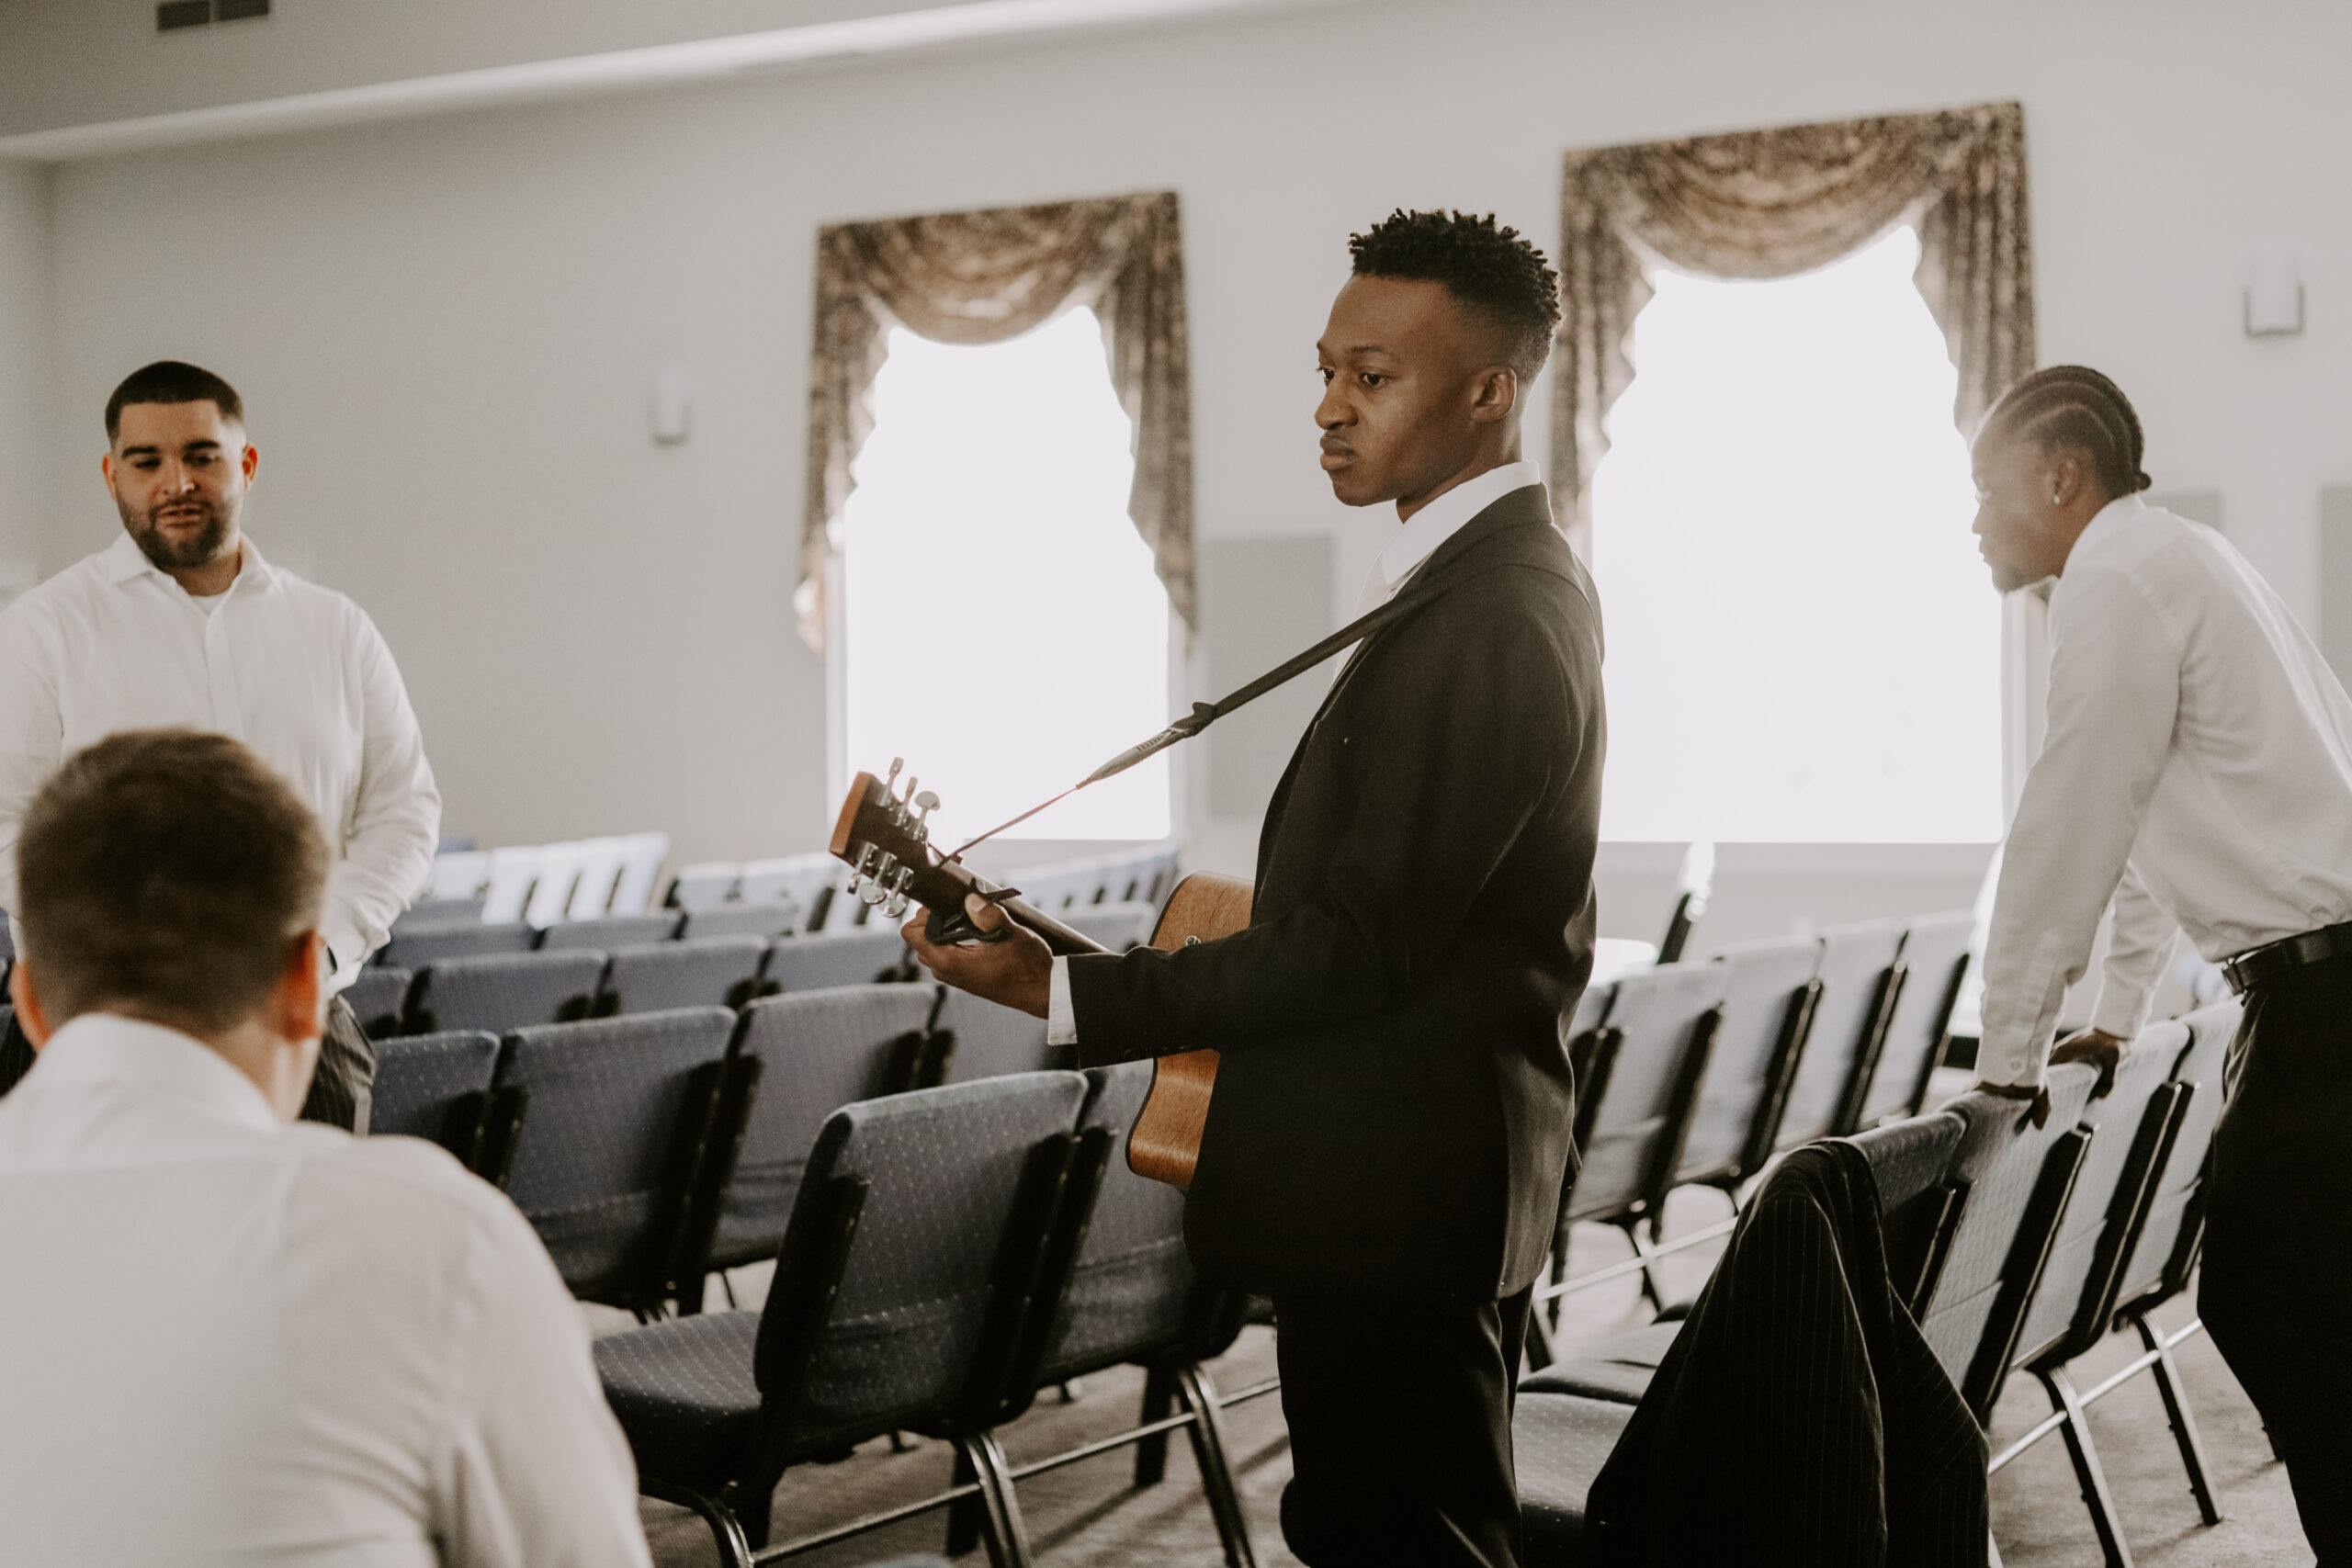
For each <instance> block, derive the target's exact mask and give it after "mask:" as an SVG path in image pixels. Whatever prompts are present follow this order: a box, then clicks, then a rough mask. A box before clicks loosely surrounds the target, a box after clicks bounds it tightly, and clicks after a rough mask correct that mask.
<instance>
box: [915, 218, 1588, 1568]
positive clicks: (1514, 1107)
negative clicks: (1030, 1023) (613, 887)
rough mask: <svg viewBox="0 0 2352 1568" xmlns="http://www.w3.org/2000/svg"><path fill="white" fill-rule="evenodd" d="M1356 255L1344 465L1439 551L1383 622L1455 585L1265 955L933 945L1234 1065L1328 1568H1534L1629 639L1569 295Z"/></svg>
mask: <svg viewBox="0 0 2352 1568" xmlns="http://www.w3.org/2000/svg"><path fill="white" fill-rule="evenodd" d="M1350 249H1351V252H1352V253H1353V255H1354V263H1355V265H1354V270H1353V276H1351V277H1350V278H1349V279H1348V280H1347V283H1346V284H1345V286H1344V287H1342V288H1340V294H1339V299H1338V300H1337V301H1336V302H1335V303H1334V304H1333V305H1332V307H1331V315H1330V320H1329V323H1328V324H1327V326H1326V327H1325V329H1324V333H1323V336H1322V339H1321V341H1320V342H1319V343H1318V344H1317V345H1316V349H1317V374H1318V376H1319V378H1320V379H1321V382H1322V395H1321V400H1320V401H1319V402H1318V403H1317V405H1316V407H1315V422H1316V423H1317V425H1318V426H1319V427H1320V429H1321V432H1322V442H1321V446H1322V458H1321V461H1322V467H1323V471H1324V473H1325V474H1326V475H1327V476H1328V477H1329V479H1330V482H1331V490H1332V492H1333V494H1335V495H1336V496H1337V497H1338V498H1339V499H1340V501H1341V502H1344V503H1346V504H1347V505H1350V506H1375V505H1385V504H1388V503H1392V502H1393V503H1394V504H1395V506H1396V516H1397V522H1398V523H1399V524H1400V525H1401V526H1400V527H1399V528H1398V529H1397V532H1396V534H1395V535H1394V536H1391V538H1390V540H1389V543H1388V545H1387V547H1385V549H1383V550H1382V551H1381V553H1380V558H1379V559H1378V560H1377V561H1376V562H1375V563H1374V567H1373V570H1372V573H1371V576H1370V578H1369V579H1368V580H1367V581H1365V583H1364V588H1363V598H1362V599H1361V600H1360V601H1359V607H1360V610H1362V611H1369V610H1372V609H1374V608H1375V607H1377V606H1378V605H1380V604H1385V603H1387V602H1388V601H1389V600H1390V599H1392V598H1393V597H1395V596H1396V594H1397V592H1399V591H1400V590H1401V589H1403V588H1404V587H1405V585H1406V584H1407V583H1408V582H1414V583H1417V584H1421V585H1427V586H1428V587H1429V588H1430V589H1431V590H1432V591H1434V590H1435V588H1436V585H1437V584H1438V582H1439V581H1441V580H1442V581H1446V582H1448V583H1449V584H1450V586H1447V587H1446V588H1445V589H1444V591H1443V592H1442V594H1440V596H1438V597H1437V598H1435V599H1433V600H1431V601H1430V602H1429V603H1427V604H1424V605H1423V606H1421V607H1420V608H1419V609H1416V610H1413V611H1412V612H1410V613H1408V614H1407V615H1403V616H1402V617H1400V618H1399V619H1397V620H1396V621H1394V622H1392V623H1390V624H1389V625H1388V626H1385V627H1383V628H1381V629H1380V630H1378V631H1377V632H1375V633H1374V635H1373V636H1372V637H1369V638H1367V639H1366V640H1365V641H1364V642H1363V644H1362V645H1361V646H1360V647H1359V648H1358V649H1357V651H1356V653H1355V655H1354V656H1353V658H1351V660H1349V661H1348V663H1347V665H1346V666H1345V667H1344V668H1343V669H1342V670H1341V671H1340V675H1339V678H1338V679H1337V680H1336V681H1335V682H1332V685H1331V690H1330V694H1329V696H1328V697H1326V698H1325V699H1324V703H1323V706H1322V710H1321V711H1320V712H1319V713H1317V715H1316V717H1315V722H1314V723H1313V724H1312V725H1311V726H1309V727H1308V728H1307V731H1306V738H1305V739H1303V740H1302V741H1301V742H1300V743H1299V748H1298V750H1297V753H1296V754H1295V756H1294V757H1293V758H1292V760H1291V764H1290V769H1289V771H1288V772H1287V773H1284V774H1283V781H1282V784H1281V785H1280V786H1279V787H1278V788H1277V789H1276V790H1275V793H1274V798H1273V802H1272V805H1271V806H1270V807H1268V808H1267V813H1266V823H1265V828H1264V829H1263V831H1262V833H1261V836H1260V839H1259V844H1258V875H1257V897H1256V900H1255V903H1254V905H1253V907H1252V908H1251V911H1250V926H1249V929H1247V930H1246V931H1239V932H1237V933H1235V934H1234V935H1232V936H1229V937H1227V938H1224V939H1223V940H1221V941H1217V942H1203V943H1201V944H1199V945H1198V946H1193V947H1187V948H1182V949H1180V950H1178V951H1175V952H1172V953H1161V952H1158V951H1156V950H1153V949H1149V948H1139V949H1137V950H1136V951H1135V952H1133V953H1124V954H1115V955H1114V954H1108V953H1105V954H1101V955H1095V956H1080V957H1075V958H1067V959H1056V958H1054V957H1053V956H1052V955H1051V953H1049V952H1048V951H1047V949H1046V945H1045V943H1044V942H1041V941H1039V940H1038V939H1037V938H1036V937H1035V936H1032V935H1030V934H1029V933H1028V932H1026V931H1021V930H1019V929H1018V928H1015V929H1014V931H1013V933H1012V936H1011V938H1010V940H1006V941H1001V942H992V943H975V944H971V945H967V946H954V945H951V946H944V947H942V946H937V945H934V944H933V943H932V942H929V941H928V940H927V939H926V937H925V935H924V931H923V923H922V921H921V920H917V921H915V922H913V923H911V924H910V925H909V926H908V927H907V935H908V940H909V941H910V942H913V943H914V944H915V948H916V951H917V952H918V953H920V954H921V956H922V960H923V962H924V963H925V964H928V965H929V966H930V967H931V968H932V970H933V972H934V973H936V974H937V975H938V976H940V978H942V979H944V980H946V981H947V982H949V983H950V984H952V985H956V986H960V987H964V988H965V989H967V990H970V991H974V992H976V993H978V994H979V995H982V996H986V997H989V998H991V999H993V1000H996V1001H1000V1002H1003V1003H1006V1004H1008V1005H1010V1006H1013V1007H1018V1008H1023V1009H1025V1010H1028V1011H1030V1012H1033V1013H1035V1014H1036V1015H1037V1016H1039V1017H1041V1018H1045V1019H1046V1020H1048V1027H1047V1034H1048V1038H1050V1039H1053V1040H1055V1041H1057V1042H1058V1043H1068V1044H1070V1045H1072V1046H1074V1047H1075V1049H1076V1051H1077V1053H1078V1058H1079V1060H1080V1063H1081V1064H1083V1065H1085V1066H1096V1065H1103V1064H1109V1063H1113V1062H1119V1061H1127V1060H1135V1059H1138V1058H1142V1057H1147V1056H1159V1055H1170V1054H1172V1053H1175V1052H1180V1051H1190V1050H1194V1049H1198V1048H1201V1047H1204V1046H1214V1047H1216V1048H1217V1049H1218V1050H1220V1051H1221V1052H1222V1053H1223V1056H1222V1059H1221V1061H1220V1063H1219V1065H1218V1069H1217V1080H1216V1098H1215V1099H1214V1100H1212V1101H1211V1102H1210V1106H1209V1112H1208V1124H1207V1128H1206V1131H1205V1132H1204V1134H1203V1136H1202V1139H1201V1151H1200V1165H1199V1168H1198V1171H1197V1172H1196V1174H1195V1175H1194V1177H1193V1184H1192V1186H1191V1188H1190V1189H1189V1190H1187V1192H1186V1194H1185V1215H1184V1235H1185V1241H1186V1243H1187V1246H1188V1247H1189V1249H1190V1251H1191V1253H1192V1257H1193V1263H1194V1266H1195V1267H1196V1268H1197V1269H1198V1270H1199V1271H1200V1273H1201V1274H1202V1275H1203V1276H1204V1277H1205V1278H1207V1279H1209V1280H1213V1281H1215V1282H1216V1283H1217V1284H1219V1285H1222V1286H1226V1287H1228V1288H1233V1289H1239V1290H1245V1291H1250V1292H1257V1293H1260V1294H1262V1295H1269V1296H1272V1298H1273V1300H1274V1319H1275V1322H1274V1332H1275V1337H1276V1353H1277V1356H1278V1358H1279V1359H1280V1362H1281V1367H1282V1376H1283V1415H1284V1416H1285V1417H1286V1419H1287V1420H1288V1422H1289V1424H1290V1436H1291V1483H1290V1486H1289V1487H1288V1489H1287V1490H1286V1491H1285V1492H1284V1493H1283V1535H1284V1537H1285V1538H1286V1539H1287V1540H1289V1542H1290V1545H1291V1550H1292V1551H1295V1553H1296V1554H1297V1555H1298V1557H1299V1559H1300V1560H1301V1561H1302V1562H1306V1563H1307V1564H1308V1565H1309V1568H1385V1565H1387V1564H1396V1565H1397V1568H1449V1565H1453V1568H1512V1565H1515V1564H1516V1563H1517V1562H1519V1561H1520V1558H1521V1542H1520V1533H1521V1532H1520V1518H1519V1500H1518V1496H1517V1492H1516V1488H1515V1486H1514V1482H1513V1473H1512V1464H1511V1446H1510V1416H1511V1401H1512V1393H1513V1389H1514V1386H1515V1382H1516V1374H1517V1371H1518V1368H1519V1359H1520V1348H1521V1340H1522V1337H1523V1336H1524V1335H1525V1333H1526V1328H1527V1314H1528V1306H1529V1301H1530V1287H1532V1284H1533V1283H1534V1280H1535V1277H1536V1273H1537V1271H1538V1269H1540V1268H1541V1267H1542V1264H1543V1261H1544V1255H1545V1253H1546V1251H1547V1250H1548V1248H1549V1247H1550V1245H1551V1240H1552V1232H1553V1226H1554V1223H1555V1220H1556V1218H1557V1216H1558V1212H1559V1199H1560V1187H1561V1180H1562V1178H1563V1175H1564V1174H1565V1171H1566V1166H1567V1162H1568V1159H1569V1157H1570V1154H1569V1144H1570V1139H1571V1130H1572V1125H1573V1122H1574V1106H1575V1094H1574V1089H1573V1087H1572V1078H1571V1075H1570V1073H1569V1071H1568V1059H1567V1054H1566V1051H1565V1050H1564V1049H1563V1045H1562V1041H1561V1033H1562V1024H1563V1021H1565V1020H1566V1018H1567V1017H1569V1016H1570V1015H1571V1014H1572V1012H1573V1010H1574V1009H1575V1007H1576V1003H1577V998H1578V997H1579V996H1580V995H1581V994H1582V993H1583V990H1584V985H1585V979H1586V977H1587V976H1589V974H1590V973H1591V968H1592V945H1593V930H1594V904H1593V896H1592V861H1593V852H1594V845H1595V841H1596V840H1597V838H1598V836H1599V828H1600V769H1601V752H1602V750H1603V724H1602V715H1601V686H1600V612H1599V609H1598V607H1597V604H1596V602H1595V599H1594V596H1593V592H1592V583H1591V580H1590V579H1589V578H1588V577H1587V576H1586V575H1585V571H1584V568H1583V567H1582V566H1581V565H1579V564H1578V563H1577V558H1576V557H1575V556H1574V555H1573V554H1572V553H1570V551H1569V549H1568V545H1567V541H1566V539H1565V538H1563V537H1562V536H1561V535H1560V532H1559V530H1558V529H1557V528H1555V526H1553V524H1552V513H1551V507H1550V504H1549V502H1548V500H1547V499H1546V497H1545V494H1544V485H1543V481H1542V478H1541V476H1540V475H1539V473H1538V472H1537V470H1536V468H1535V466H1534V465H1533V464H1532V463H1528V462H1524V461H1522V460H1521V454H1520V435H1519V432H1520V412H1521V406H1522V404H1521V393H1522V392H1524V391H1525V390H1526V389H1527V385H1528V383H1529V382H1530V381H1532V379H1533V378H1534V377H1535V374H1536V372H1537V371H1538V370H1540V369H1541V368H1542V367H1543V365H1544V353H1545V351H1546V349H1548V348H1549V346H1550V343H1551V335H1552V331H1553V329H1554V327H1555V326H1556V325H1557V324H1558V322H1559V319H1560V312H1559V303H1558V293H1557V280H1556V279H1555V276H1554V274H1553V272H1552V269H1551V267H1550V266H1548V265H1546V264H1545V262H1544V257H1543V256H1542V254H1539V253H1538V252H1537V251H1536V250H1535V248H1534V247H1533V246H1532V245H1530V244H1529V243H1527V242H1526V241H1524V240H1522V239H1521V238H1520V237H1519V236H1518V235H1517V234H1516V233H1514V232H1513V231H1510V230H1509V229H1506V228H1502V227H1500V226H1499V225H1498V224H1497V223H1496V222H1495V220H1493V219H1492V218H1490V217H1472V216H1469V215H1467V214H1464V213H1446V212H1411V213H1408V212H1399V213H1397V214H1395V215H1394V216H1392V217H1390V218H1389V219H1387V220H1385V221H1384V222H1382V223H1379V224H1377V225H1375V226H1374V228H1373V229H1372V230H1371V231H1369V232H1367V233H1363V234H1359V235H1357V236H1355V238H1354V240H1353V241H1352V242H1351V245H1350ZM971 914H972V918H973V919H974V920H975V921H976V922H978V923H979V924H980V925H982V926H983V928H984V929H989V930H994V929H996V927H997V926H998V924H999V923H1001V920H1002V917H1001V915H1000V914H999V913H998V912H997V911H996V910H994V909H993V908H991V907H989V906H987V905H985V904H984V905H982V906H981V907H980V908H979V909H978V910H975V911H971Z"/></svg>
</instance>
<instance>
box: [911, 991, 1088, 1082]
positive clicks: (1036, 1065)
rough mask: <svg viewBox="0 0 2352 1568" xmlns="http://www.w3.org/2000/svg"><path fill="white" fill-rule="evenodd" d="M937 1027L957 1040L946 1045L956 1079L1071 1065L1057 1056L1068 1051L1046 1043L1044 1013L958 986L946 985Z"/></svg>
mask: <svg viewBox="0 0 2352 1568" xmlns="http://www.w3.org/2000/svg"><path fill="white" fill-rule="evenodd" d="M933 1028H934V1029H937V1030H939V1031H940V1032H944V1033H945V1034H947V1035H948V1036H950V1037H952V1039H953V1041H954V1043H953V1044H951V1045H949V1046H947V1047H946V1049H945V1058H944V1065H945V1068H946V1076H947V1077H948V1078H949V1079H950V1080H952V1081H954V1082H956V1083H963V1082H966V1081H967V1080H969V1079H972V1078H989V1077H1000V1076H1001V1075H1003V1074H1005V1073H1034V1072H1037V1071H1039V1070H1040V1069H1042V1068H1046V1067H1056V1066H1069V1063H1068V1062H1065V1061H1060V1060H1057V1058H1058V1057H1061V1056H1064V1055H1068V1053H1066V1052H1059V1051H1056V1050H1053V1049H1052V1048H1051V1047H1049V1046H1047V1045H1046V1021H1045V1020H1044V1019H1042V1018H1032V1017H1031V1016H1030V1015H1029V1014H1027V1013H1025V1012H1021V1011H1018V1010H1015V1009H1012V1008H1009V1007H1000V1006H999V1005H998V1004H996V1003H995V1002H991V1001H987V1000H984V999H983V998H979V997H976V996H974V995H972V994H971V993H970V992H969V991H959V990H956V988H955V987H952V986H950V987H943V988H942V995H941V998H940V1003H939V1008H938V1012H937V1017H936V1018H935V1020H934V1021H933Z"/></svg>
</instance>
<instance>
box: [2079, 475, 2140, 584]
mask: <svg viewBox="0 0 2352 1568" xmlns="http://www.w3.org/2000/svg"><path fill="white" fill-rule="evenodd" d="M2147 510H2148V503H2147V502H2144V501H2143V500H2141V499H2140V498H2139V497H2138V496H2137V495H2122V496H2118V497H2116V498H2115V499H2114V500H2113V501H2110V502H2108V503H2107V504H2106V505H2105V506H2102V507H2100V508H2099V509H2098V512H2097V513H2094V514H2093V515H2092V517H2091V520H2090V521H2089V522H2088V523H2086V524H2084V525H2083V531H2082V532H2081V533H2079V534H2077V535H2075V543H2074V547H2072V548H2070V549H2069V550H2067V552H2066V564H2067V565H2068V566H2072V565H2074V564H2075V558H2077V557H2082V558H2088V556H2089V555H2090V553H2091V552H2093V551H2095V550H2097V549H2098V547H2100V546H2101V545H2103V544H2105V543H2106V542H2107V541H2108V540H2109V539H2111V538H2113V537H2114V536H2115V535H2116V534H2117V532H2118V531H2120V529H2122V528H2123V527H2125V526H2126V525H2129V524H2130V523H2131V522H2132V520H2133V519H2135V518H2137V517H2138V516H2139V515H2140V514H2141V513H2143V512H2145V511H2147ZM2059 575H2060V576H2062V577H2063V576H2064V575H2065V573H2064V570H2063V569H2062V570H2061V571H2060V573H2059Z"/></svg>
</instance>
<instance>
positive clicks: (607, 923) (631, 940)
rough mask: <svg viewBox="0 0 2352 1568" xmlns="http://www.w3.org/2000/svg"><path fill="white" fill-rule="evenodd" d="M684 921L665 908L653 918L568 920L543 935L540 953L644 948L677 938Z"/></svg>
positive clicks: (610, 917)
mask: <svg viewBox="0 0 2352 1568" xmlns="http://www.w3.org/2000/svg"><path fill="white" fill-rule="evenodd" d="M682 923H684V917H683V916H682V915H680V914H679V913H678V911H677V910H675V909H662V910H659V911H657V912H655V913H653V914H650V915H606V916H605V917H603V918H602V919H594V920H566V921H564V922H563V924H561V925H560V926H549V927H548V929H547V930H546V931H544V932H542V933H541V934H540V937H539V951H540V952H542V953H556V952H561V951H562V950H563V949H565V948H569V947H586V948H593V949H594V950H595V951H597V952H599V953H611V952H613V951H614V950H615V949H616V948H623V947H642V946H643V945H644V944H645V943H647V942H669V941H671V940H672V939H673V938H674V937H676V936H677V934H678V927H679V926H680V925H681V924H682Z"/></svg>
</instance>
